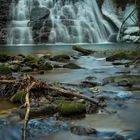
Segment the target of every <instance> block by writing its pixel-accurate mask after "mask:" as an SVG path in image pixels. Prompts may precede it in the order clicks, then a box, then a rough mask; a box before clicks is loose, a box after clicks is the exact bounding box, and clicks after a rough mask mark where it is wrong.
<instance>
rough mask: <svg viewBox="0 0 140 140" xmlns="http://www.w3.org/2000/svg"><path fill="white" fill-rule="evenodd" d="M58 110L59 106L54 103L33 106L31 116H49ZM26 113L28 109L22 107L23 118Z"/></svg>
mask: <svg viewBox="0 0 140 140" xmlns="http://www.w3.org/2000/svg"><path fill="white" fill-rule="evenodd" d="M56 112H58V108H57V106H56V105H54V104H47V105H43V106H40V107H38V108H31V110H30V115H29V118H36V117H40V116H48V115H52V114H54V113H56ZM25 114H26V109H25V108H23V109H20V110H19V115H20V117H21V118H24V117H25Z"/></svg>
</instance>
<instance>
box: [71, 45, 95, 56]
mask: <svg viewBox="0 0 140 140" xmlns="http://www.w3.org/2000/svg"><path fill="white" fill-rule="evenodd" d="M72 49H73V50H75V51H78V52H80V53H82V54H83V55H89V54H93V53H94V52H95V51H92V50H89V49H85V48H82V47H80V46H79V45H74V46H72Z"/></svg>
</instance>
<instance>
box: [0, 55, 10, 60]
mask: <svg viewBox="0 0 140 140" xmlns="http://www.w3.org/2000/svg"><path fill="white" fill-rule="evenodd" d="M8 60H9V56H7V55H6V54H2V53H0V62H6V61H8Z"/></svg>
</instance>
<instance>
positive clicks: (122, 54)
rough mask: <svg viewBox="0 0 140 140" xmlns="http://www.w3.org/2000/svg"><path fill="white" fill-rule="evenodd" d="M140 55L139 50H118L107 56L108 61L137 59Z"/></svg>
mask: <svg viewBox="0 0 140 140" xmlns="http://www.w3.org/2000/svg"><path fill="white" fill-rule="evenodd" d="M138 56H139V52H138V51H129V52H118V53H115V54H114V55H111V56H109V57H107V58H106V61H114V60H122V59H128V60H131V59H135V58H136V57H138Z"/></svg>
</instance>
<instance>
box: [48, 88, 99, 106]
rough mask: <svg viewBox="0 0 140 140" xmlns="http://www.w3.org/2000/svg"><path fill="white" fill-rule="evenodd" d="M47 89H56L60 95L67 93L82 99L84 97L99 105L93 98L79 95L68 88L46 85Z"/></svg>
mask: <svg viewBox="0 0 140 140" xmlns="http://www.w3.org/2000/svg"><path fill="white" fill-rule="evenodd" d="M48 88H49V89H51V90H54V91H56V92H57V93H58V94H61V95H69V96H74V97H78V98H82V99H85V100H87V101H89V102H91V103H93V104H95V105H97V106H98V105H99V103H98V102H97V101H95V100H93V99H92V98H90V97H87V96H85V95H81V94H80V92H74V91H70V90H65V89H63V88H59V87H54V86H50V87H48Z"/></svg>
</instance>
